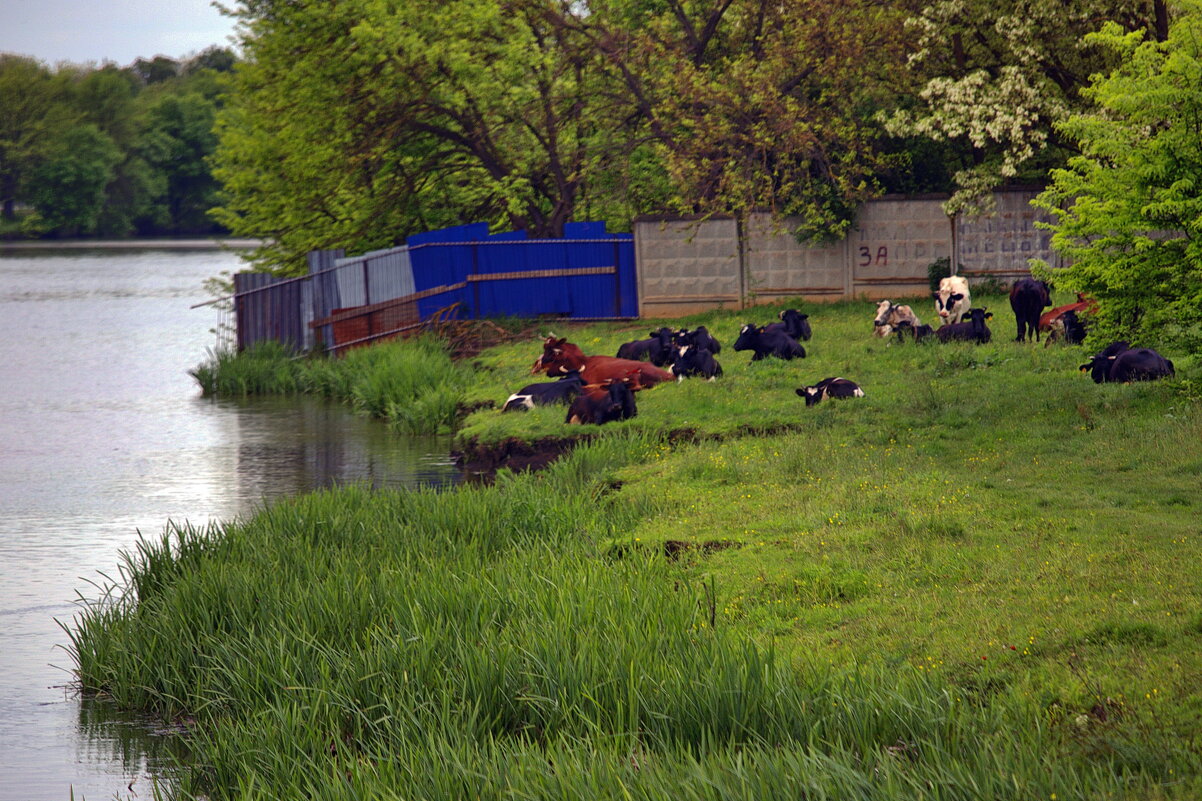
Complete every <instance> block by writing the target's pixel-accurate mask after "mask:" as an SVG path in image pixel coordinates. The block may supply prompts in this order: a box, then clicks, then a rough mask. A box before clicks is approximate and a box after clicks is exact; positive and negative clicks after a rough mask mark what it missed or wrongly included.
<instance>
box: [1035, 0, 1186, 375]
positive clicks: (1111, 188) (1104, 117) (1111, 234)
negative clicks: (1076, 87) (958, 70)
mask: <svg viewBox="0 0 1202 801" xmlns="http://www.w3.org/2000/svg"><path fill="white" fill-rule="evenodd" d="M1200 35H1202V6H1200V5H1199V4H1198V3H1197V2H1193V1H1192V0H1191V1H1190V2H1184V3H1182V4H1180V7H1179V11H1178V15H1177V18H1176V19H1175V21H1174V22H1173V24H1172V27H1171V29H1170V32H1169V36H1168V39H1167V41H1164V42H1157V41H1145V37H1144V35H1143V34H1142V32H1139V31H1137V32H1133V33H1124V32H1123V30H1122V29H1121V28H1120V27H1119V26H1117V25H1114V24H1110V25H1107V26H1106V27H1105V28H1104V29H1103V30H1102V31H1101V32H1100V33H1098V34H1096V35H1093V36H1090V37H1088V40H1087V41H1088V42H1089V43H1090V44H1091V45H1093V46H1095V47H1098V48H1101V49H1104V50H1106V51H1107V52H1109V53H1111V54H1113V55H1114V57H1115V58H1116V60H1118V61H1119V62H1120V63H1119V64H1118V66H1117V67H1115V69H1113V70H1112V71H1110V72H1109V73H1107V74H1103V75H1098V76H1096V78H1095V80H1094V82H1093V83H1092V84H1091V86H1090V87H1089V88H1088V89H1087V90H1086V92H1085V95H1086V97H1088V98H1089V99H1091V100H1092V101H1093V102H1095V103H1096V104H1097V107H1098V110H1097V111H1095V112H1090V113H1079V114H1076V115H1073V116H1072V117H1070V118H1069V119H1067V120H1065V121H1064V122H1063V123H1062V124H1061V126H1060V129H1061V130H1062V131H1063V132H1064V134H1065V135H1066V136H1068V137H1070V138H1071V139H1072V140H1073V141H1074V142H1076V143H1077V144H1078V146H1079V147H1080V149H1081V154H1080V155H1079V156H1076V157H1074V158H1073V159H1071V160H1070V161H1069V164H1068V166H1067V168H1065V169H1061V170H1055V171H1053V173H1052V179H1053V183H1052V186H1051V187H1049V188H1048V190H1047V191H1045V192H1044V193H1043V194H1042V195H1041V196H1040V197H1039V199H1038V201H1037V205H1039V206H1041V207H1043V208H1044V209H1047V210H1048V211H1049V212H1051V213H1052V214H1053V215H1055V216H1056V223H1055V225H1054V226H1052V229H1053V231H1054V233H1053V237H1052V246H1053V247H1054V248H1055V249H1056V250H1057V252H1059V253H1060V254H1061V255H1063V256H1064V257H1065V260H1066V262H1067V263H1068V266H1067V267H1065V268H1063V269H1059V270H1050V269H1048V268H1047V266H1046V265H1044V267H1043V269H1044V271H1045V272H1044V274H1046V275H1049V276H1051V277H1052V278H1053V280H1055V281H1056V284H1057V286H1059V287H1062V288H1065V289H1071V290H1075V291H1079V292H1085V293H1087V294H1089V295H1090V296H1092V297H1094V298H1096V299H1097V300H1098V303H1099V306H1100V310H1099V313H1098V315H1097V316H1096V319H1095V326H1096V328H1095V331H1096V336H1095V339H1096V340H1109V339H1117V338H1123V339H1130V340H1133V341H1138V342H1140V344H1149V345H1152V344H1158V343H1162V344H1173V345H1175V346H1178V347H1185V348H1187V349H1189V350H1192V351H1196V350H1197V349H1199V348H1200V347H1202V271H1200V270H1199V269H1198V264H1199V263H1202V250H1200V249H1199V245H1198V237H1199V235H1202V228H1200V227H1199V225H1200V223H1199V221H1200V220H1202V128H1200V127H1199V119H1202V97H1200V96H1199V93H1198V91H1197V89H1198V86H1199V83H1200V80H1202V46H1200V45H1199V41H1200Z"/></svg>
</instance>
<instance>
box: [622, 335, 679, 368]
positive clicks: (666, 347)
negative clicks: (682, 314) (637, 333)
mask: <svg viewBox="0 0 1202 801" xmlns="http://www.w3.org/2000/svg"><path fill="white" fill-rule="evenodd" d="M617 358H619V359H631V360H633V361H636V362H641V361H648V362H651V363H652V364H654V365H655V366H656V367H663V366H664V365H666V364H667V363H668V362H670V361H671V360H672V329H670V328H667V327H664V328H661V329H659V330H658V331H652V332H651V338H650V339H636V340H635V341H633V342H627V343H625V344H624V345H622V346H621V347H620V348H618V356H617Z"/></svg>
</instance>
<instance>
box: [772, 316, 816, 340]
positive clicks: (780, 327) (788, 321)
mask: <svg viewBox="0 0 1202 801" xmlns="http://www.w3.org/2000/svg"><path fill="white" fill-rule="evenodd" d="M778 316H779V317H780V319H781V320H782V322H779V323H768V325H766V326H764V330H765V331H784V332H785V333H786V334H788V335H789V336H791V337H793V338H794V339H796V340H797V341H798V342H802V341H804V342H809V341H810V337H811V336H813V333H814V332H813V331H811V330H810V323H809V319H808V318H809V316H810V315H808V314H802V313H801V312H799V311H797V309H785V310H784V311H783V312H781V313H780V314H779V315H778Z"/></svg>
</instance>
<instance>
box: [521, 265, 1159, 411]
mask: <svg viewBox="0 0 1202 801" xmlns="http://www.w3.org/2000/svg"><path fill="white" fill-rule="evenodd" d="M933 294H934V298H935V312H936V314H937V315H938V316H939V320H940V323H941V325H940V327H939V328H937V329H932V327H931V326H929V325H924V324H923V323H922V321H921V320H919V319H918V316H917V315H916V314H915V313H914V310H913V309H912V308H911V307H910V306H905V305H896V304H894V303H893V302H892V301H888V300H883V301H881V302H880V303H879V304H877V310H876V317H875V319H874V320H873V325H874V334H875V335H876V336H878V337H888V336H890V335H891V334H896V336H897V339H898V341H899V342H904V341H905V338H906V336H907V335H908V336H910V337H911V339H912V340H913V341H915V342H922V341H924V340H928V339H930V338H931V337H934V338H935V339H938V340H939V341H940V342H953V341H968V342H977V343H985V342H988V341H989V340H990V339H991V337H992V333H991V332H990V330H989V327H988V325H986V322H985V321H986V320H988V319H991V318H992V317H993V315H992V314H991V313H990V312H989V311H988V310H987V309H982V308H973V306H972V297H971V295H970V293H969V289H968V282H967V281H966V280H965V279H964V278H963V277H962V276H951V277H949V278H944V279H942V281H941V282H940V284H939V289H938V291H936V292H934V293H933ZM1048 306H1051V301H1050V293H1049V289H1048V285H1047V284H1046V283H1044V282H1043V281H1037V280H1035V279H1032V278H1023V279H1020V280H1018V281H1016V282H1015V283H1014V285H1013V286H1012V287H1011V289H1010V307H1011V309H1012V310H1013V311H1014V319H1015V321H1016V324H1017V329H1018V331H1017V333H1018V336H1017V337H1016V340H1017V341H1019V342H1023V341H1027V340H1029V339H1030V338H1031V337H1034V339H1035V340H1036V341H1039V339H1040V335H1041V334H1045V333H1046V334H1047V337H1048V344H1051V343H1052V342H1053V341H1055V340H1056V339H1063V340H1064V341H1065V342H1068V343H1071V344H1080V343H1081V342H1082V341H1083V340H1084V338H1085V324H1084V322H1083V321H1082V320H1081V319H1080V317H1079V316H1078V313H1079V312H1089V311H1092V310H1093V309H1095V308H1096V304H1095V303H1094V302H1093V301H1091V300H1089V299H1087V298H1085V297H1083V296H1082V295H1080V294H1078V295H1077V301H1076V302H1074V303H1070V304H1066V305H1064V306H1058V307H1056V308H1053V309H1051V310H1050V311H1047V312H1045V311H1043V310H1044V309H1045V308H1046V307H1048ZM808 316H809V315H806V314H801V313H800V312H798V311H797V310H796V309H789V310H787V311H783V312H781V313H780V322H775V323H770V324H768V325H764V326H758V325H755V324H754V323H748V324H747V325H744V326H743V327H742V328H741V329H740V330H739V337H738V339H737V340H735V343H734V346H733V347H734V349H735V350H736V351H751V352H752V357H751V360H752V361H753V362H755V361H760V360H761V359H764V358H766V357H768V356H773V357H776V358H779V359H796V358H805V355H806V352H805V348H804V347H803V346H802V345H801V343H802V342H805V341H809V339H810V337H811V336H812V331H811V329H810V324H809V321H808V319H807V318H808ZM1045 347H1046V345H1045ZM721 350H722V346H721V345H720V344H719V342H718V340H716V339H714V337H713V336H712V335H711V334H710V333H709V331H707V330H706V328H705V326H701V327H699V328H696V329H693V330H692V331H690V330H688V329H681V330H678V331H673V330H672V329H670V328H667V327H664V328H660V329H659V330H657V331H652V332H651V336H650V337H649V338H648V339H639V340H635V341H633V342H627V343H626V344H624V345H622V346H621V347H620V348H618V353H617V356H586V355H584V353H583V352H582V351H581V350H580V348H579V347H577V346H576V345H574V344H572V343H571V342H568V341H567V339H565V338H557V337H555V336H554V335H552V336H549V337H547V339H546V340H545V341H544V342H543V355H542V356H541V357H540V358H539V359H538V360H537V361H536V362H535V363H534V366H533V368H532V369H531V371H530V372H531V373H546V374H547V376H549V377H551V378H557V379H558V380H557V381H551V382H542V383H537V384H530V385H529V386H526V387H523V388H522V389H520V390H518V391H517V392H515V393H514V394H512V395H510V396H509V398H508V399H507V400H506V402H505V405H504V407H503V408H502V411H506V412H508V411H516V410H521V409H532V408H534V407H535V406H547V405H552V404H566V405H568V413H567V417H566V419H565V422H567V423H594V424H601V423H608V422H613V421H616V420H625V419H628V418H630V417H634V416H635V414H637V407H636V404H635V399H634V393H636V392H638V391H639V390H643V389H648V388H650V387H653V386H655V385H656V384H659V383H662V382H664V381H682V380H684V379H685V378H688V377H701V378H705V379H708V380H710V381H713V380H714V379H716V378H718V377H719V376H721V375H722V367H721V365H719V364H718V361H717V359H716V358H715V356H716V354H718V353H719V352H721ZM1081 371H1082V372H1085V371H1088V372H1089V373H1090V375H1091V377H1092V378H1093V380H1094V381H1095V382H1097V383H1102V382H1108V381H1109V382H1128V381H1146V380H1152V379H1157V378H1164V377H1167V376H1172V375H1174V369H1173V363H1172V362H1171V361H1169V360H1168V359H1165V358H1164V357H1163V356H1161V355H1160V354H1159V353H1157V352H1156V351H1154V350H1152V349H1150V348H1131V347H1130V346H1129V343H1127V342H1113V343H1111V344H1110V345H1109V346H1107V347H1106V348H1105V349H1104V350H1103V351H1102V352H1101V353H1098V354H1096V355H1095V356H1093V357H1092V358H1091V359H1090V361H1089V362H1088V363H1086V364H1083V365H1081ZM796 393H797V394H798V395H799V396H801V397H802V398H804V399H805V402H806V405H807V406H813V405H814V404H816V403H818V402H820V401H821V400H822V399H823V398H859V397H863V396H864V391H863V390H862V389H861V388H860V387H859V386H858V385H857V384H856V383H855V382H854V381H850V380H848V379H846V378H839V377H833V376H832V377H830V378H825V379H823V380H822V381H819V382H818V383H817V384H815V385H813V386H806V387H798V388H797V390H796Z"/></svg>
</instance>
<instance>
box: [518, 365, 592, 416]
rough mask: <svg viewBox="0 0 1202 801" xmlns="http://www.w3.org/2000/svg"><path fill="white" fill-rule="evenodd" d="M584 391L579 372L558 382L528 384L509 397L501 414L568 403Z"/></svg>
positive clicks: (582, 380) (572, 373)
mask: <svg viewBox="0 0 1202 801" xmlns="http://www.w3.org/2000/svg"><path fill="white" fill-rule="evenodd" d="M583 391H584V379H582V378H581V377H580V371H579V370H572V371H571V372H569V373H567V374H565V375H564V376H562V377H561V378H560V379H559V380H558V381H543V382H541V383H538V384H528V385H526V386H524V387H522V388H521V389H519V390H518V391H517V392H515V393H513V394H512V395H510V396H509V398H508V399H507V400H506V401H505V405H504V406H503V407H501V411H503V412H517V411H525V410H527V409H533V408H534V407H535V406H550V405H551V404H553V403H570V402H571V401H572V399H573V398H575V397H576V396H577V395H579V394H580V393H581V392H583Z"/></svg>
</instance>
